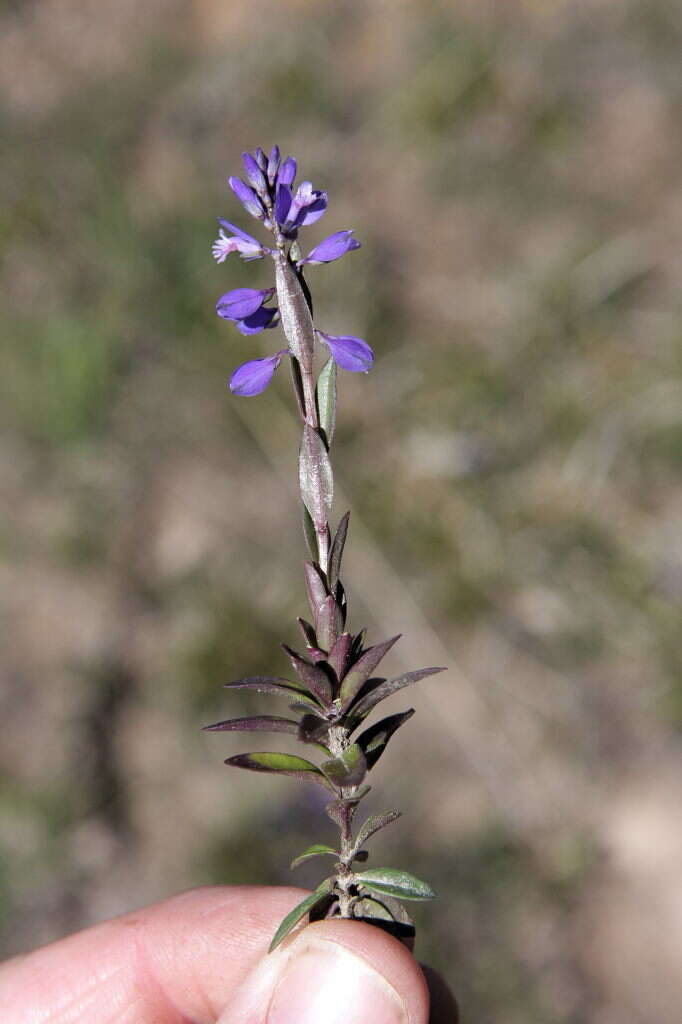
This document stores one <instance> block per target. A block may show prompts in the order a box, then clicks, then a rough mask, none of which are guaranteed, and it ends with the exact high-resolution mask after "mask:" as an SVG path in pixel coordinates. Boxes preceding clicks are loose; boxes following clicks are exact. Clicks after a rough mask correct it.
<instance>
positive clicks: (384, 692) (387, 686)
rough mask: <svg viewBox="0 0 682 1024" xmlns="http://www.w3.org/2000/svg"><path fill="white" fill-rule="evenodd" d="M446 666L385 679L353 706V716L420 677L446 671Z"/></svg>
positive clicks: (362, 714)
mask: <svg viewBox="0 0 682 1024" xmlns="http://www.w3.org/2000/svg"><path fill="white" fill-rule="evenodd" d="M445 671H446V670H445V669H444V668H442V667H441V668H420V669H417V670H416V671H415V672H406V673H405V674H404V675H402V676H397V677H396V678H395V679H384V680H383V681H382V682H380V683H379V685H378V686H375V687H374V688H373V689H371V690H370V691H369V693H366V694H363V696H362V697H360V699H359V700H358V701H357V703H356V704H355V705H354V706H353V709H352V710H353V716H354V717H355V716H356V715H361V716H364V715H366V714H368V713H369V712H370V711H371V710H372V708H373V707H375V706H376V705H377V704H378V703H379V701H382V700H384V699H385V698H386V697H390V696H391V694H392V693H397V691H398V690H402V689H403V687H405V686H411V685H412V684H413V683H418V682H419V680H420V679H426V677H427V676H432V675H435V674H436V672H445Z"/></svg>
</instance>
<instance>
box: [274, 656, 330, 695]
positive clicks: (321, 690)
mask: <svg viewBox="0 0 682 1024" xmlns="http://www.w3.org/2000/svg"><path fill="white" fill-rule="evenodd" d="M282 648H283V650H285V651H286V653H287V654H288V655H289V658H290V660H291V664H292V665H293V667H294V669H295V671H296V673H297V675H298V676H299V677H300V679H301V680H302V681H303V682H304V683H305V685H306V686H307V688H308V689H309V690H311V691H312V693H313V694H314V695H315V697H317V699H318V700H319V701H320V702H321V703H322V704H328V703H329V702H330V701H331V699H332V696H333V695H332V684H331V680H330V679H329V676H328V675H327V673H326V672H325V671H324V669H321V668H318V667H317V665H313V664H311V662H309V661H306V659H305V658H302V657H301V656H300V654H297V653H296V651H294V650H293V648H291V647H289V645H288V644H282Z"/></svg>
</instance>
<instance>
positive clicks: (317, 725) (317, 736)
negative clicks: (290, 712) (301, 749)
mask: <svg viewBox="0 0 682 1024" xmlns="http://www.w3.org/2000/svg"><path fill="white" fill-rule="evenodd" d="M328 735H329V722H328V721H326V720H324V719H323V720H320V719H319V718H318V717H317V715H312V714H310V712H308V711H306V713H305V714H304V715H303V718H302V719H301V721H300V722H299V723H298V738H299V739H300V740H301V742H302V743H315V744H318V745H320V744H321V745H322V746H323V747H325V749H326V740H327V737H328ZM326 756H327V757H329V751H327V753H326Z"/></svg>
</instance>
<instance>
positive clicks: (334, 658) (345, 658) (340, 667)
mask: <svg viewBox="0 0 682 1024" xmlns="http://www.w3.org/2000/svg"><path fill="white" fill-rule="evenodd" d="M352 646H353V637H352V636H351V635H350V633H342V634H341V636H340V637H339V638H338V640H337V641H336V643H335V644H334V646H333V647H332V648H331V650H330V651H329V656H328V657H327V663H328V665H329V666H330V668H331V669H333V671H334V674H335V676H336V678H337V679H343V677H344V675H345V674H346V669H347V668H348V663H349V658H350V651H351V647H352Z"/></svg>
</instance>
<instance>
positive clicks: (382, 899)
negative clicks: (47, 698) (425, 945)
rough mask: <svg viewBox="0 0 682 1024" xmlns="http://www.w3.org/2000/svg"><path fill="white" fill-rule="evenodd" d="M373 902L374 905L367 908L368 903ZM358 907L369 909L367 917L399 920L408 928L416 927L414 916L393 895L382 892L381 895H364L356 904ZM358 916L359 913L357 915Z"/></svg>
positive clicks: (399, 922)
mask: <svg viewBox="0 0 682 1024" xmlns="http://www.w3.org/2000/svg"><path fill="white" fill-rule="evenodd" d="M368 903H369V904H372V906H370V907H367V908H365V905H366V904H368ZM355 907H356V908H360V909H361V910H365V909H367V910H369V913H368V914H367V917H378V918H379V919H380V920H384V921H397V922H398V924H402V925H405V926H406V927H408V928H414V923H413V921H412V918H411V917H410V915H409V914H408V912H407V911H406V910H405V907H403V906H402V904H400V903H398V901H397V900H396V899H393V897H391V896H386V895H385V894H383V893H382V895H381V896H379V895H378V894H375V895H373V896H364V897H363V898H362V899H361V900H359V901H358V902H357V903H356V904H355ZM355 916H356V917H357V916H358V915H357V913H356V915H355Z"/></svg>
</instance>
